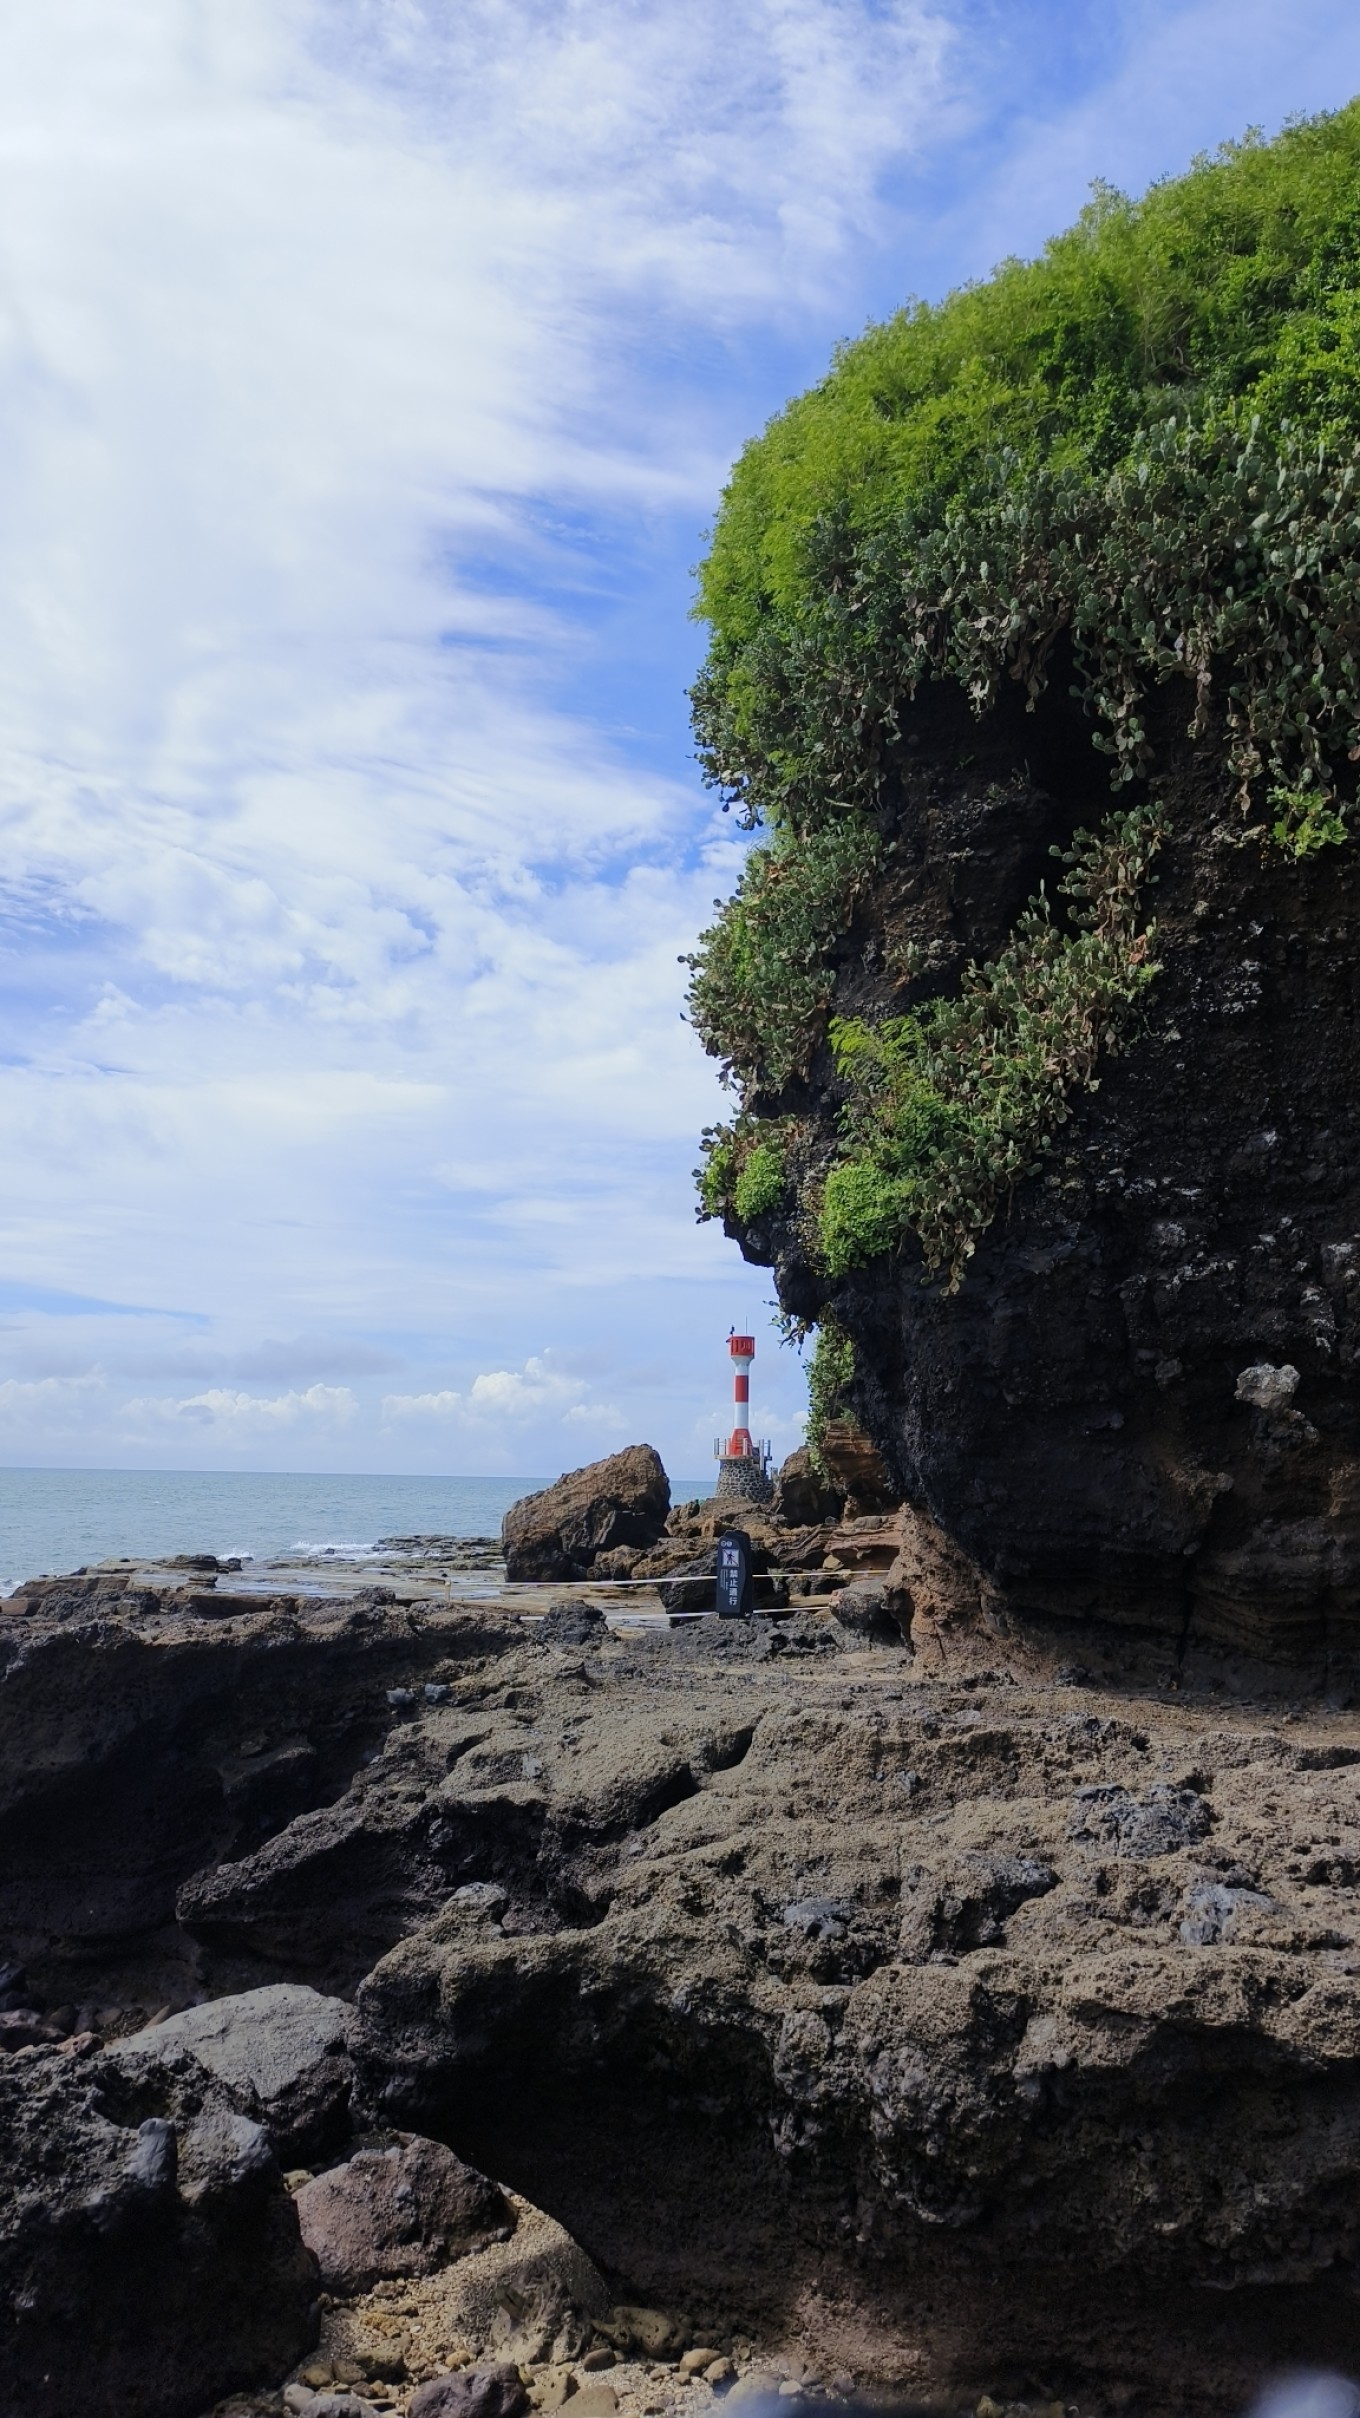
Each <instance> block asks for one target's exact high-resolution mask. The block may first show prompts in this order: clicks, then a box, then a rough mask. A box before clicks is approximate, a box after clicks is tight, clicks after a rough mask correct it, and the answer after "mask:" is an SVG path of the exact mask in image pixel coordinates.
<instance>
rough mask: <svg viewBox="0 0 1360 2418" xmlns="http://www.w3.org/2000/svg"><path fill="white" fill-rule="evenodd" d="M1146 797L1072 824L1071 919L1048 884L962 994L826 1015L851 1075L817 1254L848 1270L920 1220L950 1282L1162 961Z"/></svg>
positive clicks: (1120, 1031)
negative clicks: (1150, 888) (916, 1006)
mask: <svg viewBox="0 0 1360 2418" xmlns="http://www.w3.org/2000/svg"><path fill="white" fill-rule="evenodd" d="M1161 836H1162V834H1161V826H1160V823H1159V820H1158V816H1157V813H1156V810H1155V809H1154V808H1152V807H1148V806H1142V807H1136V808H1135V809H1134V810H1133V811H1132V812H1131V813H1123V814H1112V815H1110V816H1109V817H1108V819H1107V820H1106V822H1105V824H1104V825H1103V826H1102V828H1101V830H1100V831H1099V832H1096V833H1092V832H1089V831H1079V832H1078V833H1077V834H1076V835H1075V837H1074V839H1073V842H1072V845H1071V847H1070V849H1068V850H1066V851H1064V852H1063V861H1064V863H1065V864H1066V865H1067V867H1068V871H1067V873H1066V874H1065V875H1064V877H1063V879H1062V880H1061V881H1060V882H1059V884H1058V889H1059V891H1060V893H1064V894H1065V895H1066V896H1067V898H1069V899H1070V900H1072V901H1073V906H1072V909H1071V913H1070V918H1069V921H1070V925H1071V928H1070V929H1067V930H1064V929H1063V928H1062V926H1060V925H1059V924H1057V923H1055V921H1054V919H1053V913H1052V909H1051V907H1050V904H1049V900H1048V897H1047V895H1046V893H1044V892H1042V891H1041V892H1040V894H1039V897H1038V898H1037V899H1035V900H1033V901H1032V902H1031V904H1030V905H1029V906H1028V907H1027V908H1026V910H1025V912H1024V914H1023V915H1022V917H1021V918H1020V921H1019V923H1018V925H1017V926H1016V929H1015V932H1014V933H1013V935H1012V937H1011V940H1010V942H1009V944H1008V946H1007V947H1006V948H1005V949H1004V950H1003V951H1002V953H1001V955H1000V956H999V957H996V958H994V959H993V960H992V962H991V964H990V965H987V966H970V967H969V969H968V972H967V973H966V974H965V976H964V979H963V987H962V990H961V992H960V994H959V996H958V998H957V999H937V1000H932V1001H931V1002H930V1003H929V1004H928V1005H927V1006H925V1007H923V1008H921V1009H920V1010H919V1011H918V1012H917V1013H916V1014H915V1015H910V1016H893V1017H889V1018H888V1019H886V1020H885V1021H884V1022H883V1023H881V1024H878V1025H873V1026H870V1025H867V1024H864V1023H861V1022H859V1021H857V1020H846V1021H841V1020H836V1021H833V1023H832V1026H831V1045H832V1049H833V1051H834V1053H835V1058H836V1065H837V1069H838V1071H839V1072H840V1074H841V1075H842V1076H844V1077H845V1079H846V1081H847V1083H848V1085H849V1101H848V1104H847V1107H846V1110H845V1114H844V1120H843V1122H844V1132H845V1142H846V1148H847V1156H846V1157H845V1158H843V1159H841V1160H839V1161H838V1162H837V1164H836V1165H835V1166H834V1167H833V1168H832V1169H831V1171H830V1173H829V1174H828V1176H827V1179H826V1184H825V1188H824V1191H823V1196H822V1211H821V1221H820V1237H821V1247H822V1257H823V1260H824V1262H825V1265H826V1268H827V1272H828V1274H829V1275H831V1276H844V1275H846V1274H847V1273H848V1272H849V1270H850V1269H851V1268H854V1267H859V1266H862V1265H863V1264H864V1263H865V1262H866V1261H868V1260H871V1259H876V1258H878V1256H879V1255H880V1253H882V1252H884V1251H889V1250H892V1249H893V1248H894V1246H895V1245H896V1244H898V1243H900V1242H901V1240H902V1239H903V1236H904V1234H905V1233H906V1232H908V1231H910V1232H912V1233H914V1234H915V1235H916V1236H917V1237H918V1239H919V1241H920V1243H921V1246H922V1249H923V1252H924V1255H925V1262H926V1266H927V1268H928V1269H930V1270H931V1271H932V1272H934V1271H938V1270H943V1271H945V1272H946V1274H947V1278H948V1283H949V1286H950V1289H951V1290H952V1289H953V1288H954V1287H956V1286H957V1284H958V1282H959V1279H960V1277H961V1276H962V1273H963V1268H964V1263H965V1261H966V1260H967V1259H968V1258H969V1257H970V1256H971V1254H972V1251H973V1249H974V1240H975V1237H976V1236H977V1235H978V1234H979V1233H981V1232H982V1230H983V1229H984V1227H986V1226H987V1225H989V1224H990V1222H991V1220H992V1218H993V1217H994V1215H995V1214H996V1211H997V1209H998V1207H999V1205H1000V1203H1001V1202H1002V1201H1003V1200H1004V1199H1005V1198H1006V1196H1007V1194H1008V1193H1009V1192H1011V1191H1012V1190H1013V1189H1014V1187H1015V1185H1016V1184H1017V1183H1018V1182H1019V1181H1020V1179H1021V1178H1022V1177H1023V1176H1026V1175H1033V1174H1035V1173H1036V1172H1037V1168H1038V1164H1039V1160H1040V1158H1041V1157H1042V1154H1043V1152H1044V1151H1045V1150H1047V1149H1048V1147H1049V1145H1050V1144H1051V1142H1052V1140H1053V1137H1054V1135H1055V1134H1056V1132H1057V1130H1058V1128H1059V1126H1060V1125H1062V1124H1063V1123H1064V1122H1065V1121H1066V1119H1067V1116H1068V1114H1069V1110H1068V1095H1069V1093H1070V1092H1071V1091H1073V1090H1074V1089H1075V1088H1077V1087H1079V1086H1082V1085H1085V1086H1087V1087H1088V1088H1094V1086H1095V1084H1096V1082H1097V1080H1098V1078H1097V1075H1096V1071H1095V1069H1096V1062H1097V1059H1098V1056H1099V1053H1100V1051H1101V1049H1102V1047H1104V1048H1116V1047H1118V1045H1119V1042H1120V1040H1121V1039H1122V1038H1123V1036H1124V1035H1125V1034H1126V1033H1127V1032H1128V1030H1129V1026H1130V1022H1131V1019H1132V1016H1133V1011H1134V1010H1135V1009H1136V1007H1137V1005H1138V1002H1139V1000H1140V999H1141V997H1142V994H1143V991H1144V989H1145V988H1146V986H1147V984H1148V983H1149V982H1150V981H1151V980H1152V979H1153V977H1154V975H1155V974H1156V972H1157V970H1158V969H1157V966H1156V963H1155V961H1154V959H1153V957H1152V955H1151V948H1152V940H1153V927H1152V926H1150V925H1149V926H1147V927H1146V928H1143V927H1142V924H1141V918H1140V915H1139V909H1138V896H1139V889H1140V885H1141V884H1142V882H1143V879H1144V877H1145V875H1146V872H1147V868H1148V865H1149V863H1150V861H1151V858H1152V856H1153V855H1154V853H1155V851H1156V849H1157V847H1158V845H1159V843H1160V840H1161Z"/></svg>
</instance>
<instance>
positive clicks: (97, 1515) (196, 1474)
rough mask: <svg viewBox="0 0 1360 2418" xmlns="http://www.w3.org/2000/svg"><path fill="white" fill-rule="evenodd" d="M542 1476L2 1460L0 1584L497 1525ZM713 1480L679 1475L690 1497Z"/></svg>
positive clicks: (362, 1544) (363, 1544)
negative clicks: (199, 1556) (92, 1567)
mask: <svg viewBox="0 0 1360 2418" xmlns="http://www.w3.org/2000/svg"><path fill="white" fill-rule="evenodd" d="M546 1483H548V1481H547V1480H545V1479H542V1478H539V1479H537V1480H535V1479H532V1478H380V1477H351V1476H331V1477H325V1476H322V1477H316V1476H290V1475H280V1474H278V1473H275V1472H268V1473H266V1472H258V1471H250V1470H236V1469H203V1470H185V1469H174V1470H164V1469H137V1470H128V1469H0V1596H4V1595H9V1594H12V1593H13V1591H14V1589H15V1588H16V1587H17V1586H19V1585H20V1584H21V1583H22V1581H23V1580H24V1579H27V1578H41V1577H44V1576H46V1575H55V1574H56V1573H57V1572H60V1571H67V1570H78V1569H80V1568H81V1567H82V1565H88V1564H90V1563H93V1562H102V1561H112V1560H114V1559H117V1558H119V1557H122V1556H129V1557H133V1556H135V1557H136V1558H137V1559H138V1560H147V1561H152V1560H155V1559H157V1558H159V1557H160V1556H162V1555H166V1554H173V1553H215V1554H217V1555H218V1557H219V1559H221V1560H226V1559H227V1558H228V1557H229V1556H231V1555H233V1554H239V1555H240V1556H241V1558H242V1560H245V1559H247V1558H249V1559H250V1560H252V1561H276V1560H278V1559H279V1558H280V1557H281V1556H287V1555H289V1554H292V1553H305V1554H317V1553H324V1552H326V1551H327V1550H330V1551H331V1552H334V1553H337V1554H343V1555H345V1556H346V1558H352V1557H356V1556H359V1555H362V1554H365V1553H372V1552H376V1550H377V1548H378V1544H379V1541H380V1539H382V1538H384V1537H398V1536H402V1537H405V1536H497V1535H499V1533H500V1525H501V1519H502V1517H503V1515H504V1513H505V1512H506V1511H507V1510H508V1509H509V1507H510V1505H511V1504H512V1503H513V1502H515V1501H516V1500H517V1498H518V1497H519V1496H520V1495H522V1494H527V1493H528V1492H529V1490H530V1488H531V1487H532V1486H534V1485H535V1484H537V1485H543V1484H546ZM712 1491H713V1480H712V1477H711V1476H709V1477H707V1478H702V1479H701V1478H673V1479H672V1480H671V1495H672V1499H673V1500H674V1501H676V1502H684V1501H686V1500H688V1499H689V1498H690V1497H691V1496H693V1495H708V1494H711V1493H712Z"/></svg>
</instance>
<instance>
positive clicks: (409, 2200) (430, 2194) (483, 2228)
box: [297, 2133, 512, 2293]
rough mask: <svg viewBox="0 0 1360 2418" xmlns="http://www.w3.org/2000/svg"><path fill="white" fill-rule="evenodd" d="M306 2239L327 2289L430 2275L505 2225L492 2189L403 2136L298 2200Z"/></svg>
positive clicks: (445, 2156)
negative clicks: (387, 2279)
mask: <svg viewBox="0 0 1360 2418" xmlns="http://www.w3.org/2000/svg"><path fill="white" fill-rule="evenodd" d="M297 2213H298V2222H299V2224H300V2226H301V2228H302V2238H303V2241H304V2242H305V2243H306V2245H307V2248H308V2249H309V2250H310V2251H311V2253H312V2255H313V2257H314V2258H315V2259H316V2262H317V2265H318V2267H319V2268H320V2270H321V2278H322V2281H323V2283H324V2284H325V2285H326V2287H327V2289H328V2290H329V2291H331V2292H342V2293H348V2292H363V2291H366V2290H367V2288H368V2286H369V2285H370V2284H375V2283H377V2282H378V2281H379V2279H380V2278H381V2277H383V2276H396V2275H429V2274H431V2273H432V2271H433V2270H434V2269H435V2268H436V2267H439V2266H442V2265H443V2264H444V2262H445V2260H447V2259H449V2258H454V2257H457V2256H458V2255H459V2254H460V2253H461V2252H463V2251H465V2250H469V2249H471V2248H473V2247H474V2245H476V2244H479V2243H484V2242H485V2241H487V2240H488V2239H489V2238H490V2237H491V2236H492V2235H493V2234H495V2233H496V2232H497V2231H498V2230H500V2229H501V2228H503V2227H505V2226H507V2225H509V2224H510V2223H511V2222H512V2220H511V2214H510V2209H509V2207H508V2205H507V2203H506V2201H505V2199H504V2197H503V2196H502V2194H501V2193H500V2192H499V2191H498V2190H497V2188H496V2185H495V2184H494V2183H489V2182H488V2181H487V2179H486V2177H485V2175H480V2174H478V2173H477V2171H476V2169H475V2168H474V2167H471V2166H465V2165H464V2164H463V2162H462V2160H461V2158H456V2157H455V2156H454V2154H453V2151H452V2150H451V2149H445V2147H444V2145H443V2143H442V2142H441V2141H425V2140H422V2139H421V2138H420V2137H419V2135H417V2134H411V2133H403V2134H399V2135H398V2136H396V2137H395V2138H394V2139H392V2140H389V2141H387V2142H384V2143H383V2144H382V2146H381V2147H373V2148H365V2149H360V2150H357V2151H356V2152H355V2154H354V2156H353V2157H352V2158H347V2159H346V2160H345V2163H344V2164H343V2165H342V2166H333V2167H331V2168H330V2169H329V2170H328V2171H327V2172H326V2173H325V2174H320V2175H316V2176H314V2177H313V2179H312V2181H311V2182H310V2183H305V2184H304V2185H303V2187H302V2189H301V2191H300V2192H299V2193H298V2195H297Z"/></svg>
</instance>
